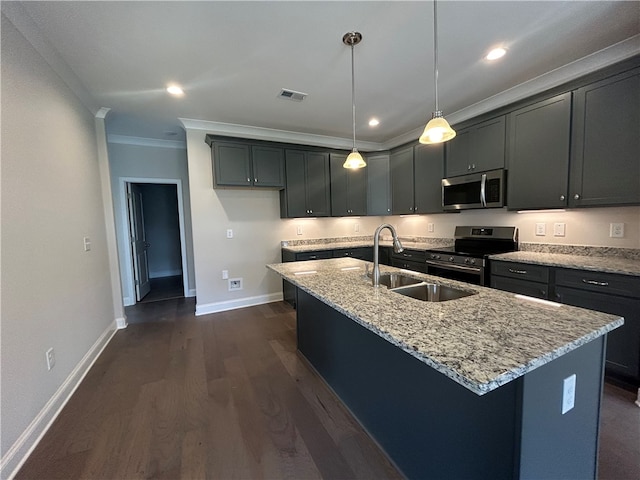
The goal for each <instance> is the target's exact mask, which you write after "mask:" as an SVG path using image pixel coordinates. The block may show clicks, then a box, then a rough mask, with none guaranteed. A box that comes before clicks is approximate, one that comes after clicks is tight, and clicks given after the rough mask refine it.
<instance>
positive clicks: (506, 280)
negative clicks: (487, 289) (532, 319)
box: [491, 275, 549, 300]
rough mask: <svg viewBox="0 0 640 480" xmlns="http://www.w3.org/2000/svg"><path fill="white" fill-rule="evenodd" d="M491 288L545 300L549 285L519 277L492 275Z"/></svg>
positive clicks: (547, 295)
mask: <svg viewBox="0 0 640 480" xmlns="http://www.w3.org/2000/svg"><path fill="white" fill-rule="evenodd" d="M491 288H496V289H498V290H504V291H505V292H512V293H519V294H520V295H527V296H528V297H535V298H542V299H545V300H546V299H548V298H549V287H548V286H547V284H545V283H538V282H529V281H527V280H522V279H520V278H510V277H496V276H493V275H492V276H491Z"/></svg>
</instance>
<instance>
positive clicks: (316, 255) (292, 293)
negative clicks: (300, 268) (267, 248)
mask: <svg viewBox="0 0 640 480" xmlns="http://www.w3.org/2000/svg"><path fill="white" fill-rule="evenodd" d="M332 257H333V251H332V250H317V251H313V252H299V253H294V252H291V251H290V250H282V261H283V262H306V261H308V260H322V259H324V258H332ZM282 297H283V299H284V301H285V302H287V303H288V304H289V305H291V306H292V307H293V308H296V303H297V302H296V287H295V286H294V285H293V284H292V283H289V282H287V281H286V280H282Z"/></svg>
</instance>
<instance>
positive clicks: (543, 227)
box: [536, 223, 547, 237]
mask: <svg viewBox="0 0 640 480" xmlns="http://www.w3.org/2000/svg"><path fill="white" fill-rule="evenodd" d="M546 234H547V224H546V223H536V235H537V236H539V237H544V236H545V235H546Z"/></svg>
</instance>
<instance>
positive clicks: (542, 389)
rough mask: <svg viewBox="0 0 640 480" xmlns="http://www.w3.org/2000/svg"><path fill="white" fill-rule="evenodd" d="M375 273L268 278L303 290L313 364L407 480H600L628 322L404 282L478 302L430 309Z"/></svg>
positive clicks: (296, 267) (304, 346) (302, 320)
mask: <svg viewBox="0 0 640 480" xmlns="http://www.w3.org/2000/svg"><path fill="white" fill-rule="evenodd" d="M366 265H367V262H363V261H359V260H354V259H330V260H319V261H311V262H291V263H285V264H274V265H269V266H268V268H270V269H271V270H273V271H275V272H277V273H278V274H279V275H281V276H282V277H283V278H285V279H286V280H288V281H289V282H291V283H293V284H294V285H295V286H296V287H297V292H298V301H297V304H298V312H297V321H298V332H297V333H298V348H299V350H300V352H301V353H302V354H303V355H304V356H305V357H306V358H307V360H308V361H309V362H310V364H311V365H312V366H313V367H314V368H315V369H316V370H317V372H318V373H319V374H320V375H321V376H322V377H323V378H324V379H325V381H326V382H327V383H328V384H329V385H330V386H331V388H332V389H333V390H334V391H335V392H336V394H337V395H338V396H339V397H340V398H341V399H342V401H343V402H344V403H345V405H346V406H347V407H348V408H349V409H350V410H351V411H352V412H353V414H354V416H355V417H356V418H357V419H358V420H359V421H360V422H361V423H362V424H363V426H364V427H365V428H366V429H367V430H368V431H369V433H370V434H371V435H372V437H373V438H375V439H376V441H377V442H378V443H379V444H380V445H381V446H382V448H383V449H384V450H385V451H386V452H387V453H388V455H389V456H390V458H391V459H392V460H393V461H394V462H395V463H396V464H397V466H398V467H399V468H400V470H402V471H403V472H404V474H405V475H407V477H409V478H595V476H596V471H597V465H596V459H597V437H598V416H599V408H600V398H601V389H602V369H603V367H602V365H603V359H604V340H605V338H606V333H607V332H609V331H611V330H612V329H614V328H617V327H618V326H620V325H622V323H623V320H622V319H621V318H620V317H617V316H613V315H606V314H602V313H598V312H592V311H588V310H584V309H580V308H575V307H569V306H566V305H562V306H557V305H555V304H550V303H547V304H543V303H538V302H534V301H532V300H530V299H527V298H518V297H515V296H514V295H513V294H510V293H507V292H501V291H497V290H491V289H488V288H483V287H478V286H472V285H468V284H464V283H460V282H455V281H450V280H445V279H442V278H438V277H433V276H429V275H424V274H419V273H416V272H408V271H407V272H404V273H405V274H406V275H409V276H412V277H415V278H418V279H421V280H426V281H430V282H435V283H440V284H445V285H450V286H452V287H455V288H458V289H463V290H468V291H472V292H473V293H474V294H473V295H470V296H467V297H464V298H459V299H455V300H450V301H445V302H435V303H431V302H423V301H420V300H416V299H413V298H409V297H405V296H403V295H400V294H399V293H397V292H394V291H390V290H387V289H386V288H384V287H381V288H379V289H374V288H373V287H372V286H371V283H370V280H369V279H367V278H366V276H365V275H364V272H365V266H366ZM382 271H383V272H385V271H386V272H392V271H398V269H395V268H393V267H382ZM572 375H576V377H575V378H576V386H575V405H574V407H573V408H572V409H570V410H568V411H567V412H566V413H564V414H563V413H562V409H563V386H564V383H565V379H571V378H572ZM567 398H568V397H567V396H566V395H565V400H566V399H567ZM565 403H567V402H566V401H565Z"/></svg>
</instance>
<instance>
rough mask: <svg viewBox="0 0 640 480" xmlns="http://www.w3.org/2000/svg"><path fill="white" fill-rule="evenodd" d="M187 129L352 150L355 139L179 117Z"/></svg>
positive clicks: (364, 146)
mask: <svg viewBox="0 0 640 480" xmlns="http://www.w3.org/2000/svg"><path fill="white" fill-rule="evenodd" d="M178 120H180V122H181V123H182V125H183V126H184V128H185V129H187V130H200V131H203V132H206V133H211V134H213V135H225V136H230V137H240V138H250V139H253V140H267V141H270V142H283V143H294V144H297V145H313V146H317V147H330V148H339V149H343V150H351V148H352V147H353V140H351V139H348V138H341V137H330V136H326V135H316V134H313V133H303V132H292V131H289V130H277V129H273V128H264V127H255V126H252V125H238V124H235V123H223V122H210V121H207V120H194V119H191V118H178ZM356 146H357V147H358V149H360V150H362V151H363V152H366V151H378V150H383V146H382V144H381V143H377V142H364V141H356Z"/></svg>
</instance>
